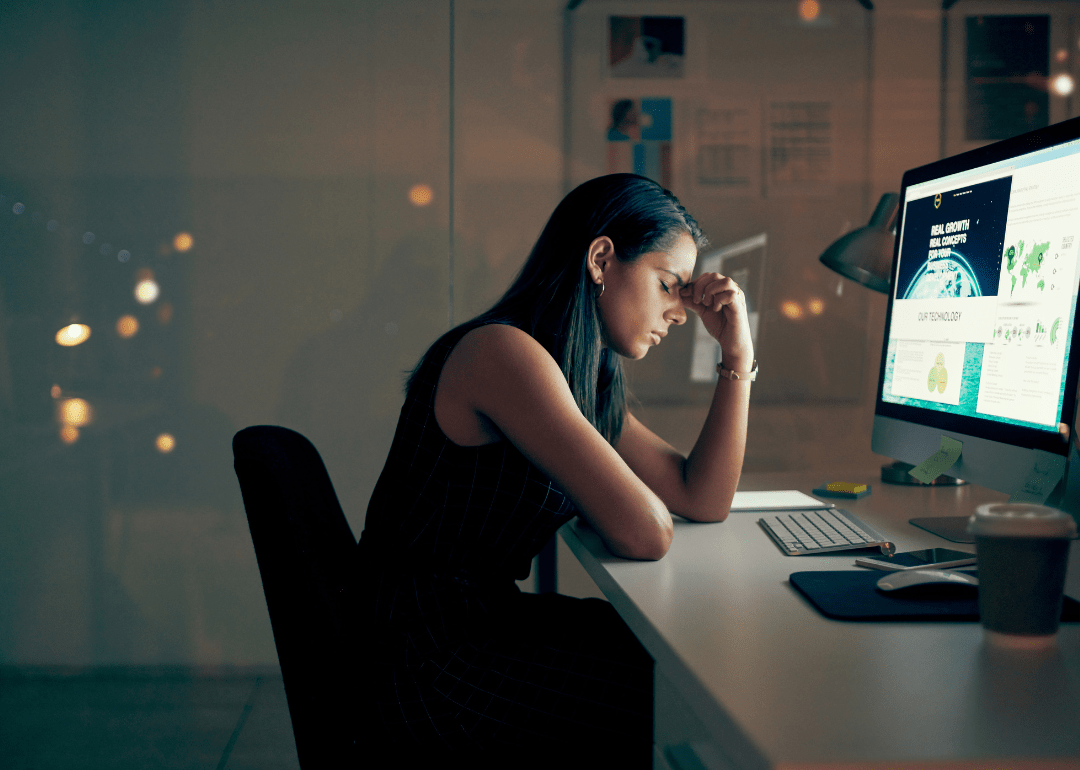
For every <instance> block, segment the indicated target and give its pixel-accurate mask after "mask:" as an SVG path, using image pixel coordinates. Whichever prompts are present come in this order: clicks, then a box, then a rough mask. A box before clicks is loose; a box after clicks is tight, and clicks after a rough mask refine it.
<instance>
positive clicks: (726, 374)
mask: <svg viewBox="0 0 1080 770" xmlns="http://www.w3.org/2000/svg"><path fill="white" fill-rule="evenodd" d="M757 371H758V364H757V359H756V358H755V359H754V365H753V366H751V367H750V371H748V372H737V371H735V370H734V369H726V368H725V367H724V365H723V364H717V365H716V373H717V374H719V375H720V376H721V377H723V378H724V379H725V380H746V381H747V382H753V381H754V380H756V379H757Z"/></svg>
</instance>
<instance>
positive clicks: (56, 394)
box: [49, 385, 61, 398]
mask: <svg viewBox="0 0 1080 770" xmlns="http://www.w3.org/2000/svg"><path fill="white" fill-rule="evenodd" d="M49 395H50V396H52V397H53V398H60V395H61V390H60V386H59V385H53V386H52V387H51V388H49Z"/></svg>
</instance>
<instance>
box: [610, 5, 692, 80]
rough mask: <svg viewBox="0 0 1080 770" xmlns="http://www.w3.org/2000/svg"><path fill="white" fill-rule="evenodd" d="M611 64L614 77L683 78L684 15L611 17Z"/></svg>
mask: <svg viewBox="0 0 1080 770" xmlns="http://www.w3.org/2000/svg"><path fill="white" fill-rule="evenodd" d="M608 22H609V32H610V34H609V36H608V66H609V74H610V75H611V77H613V78H681V77H682V76H683V51H684V33H685V26H686V23H685V21H684V19H683V17H682V16H611V17H609V18H608Z"/></svg>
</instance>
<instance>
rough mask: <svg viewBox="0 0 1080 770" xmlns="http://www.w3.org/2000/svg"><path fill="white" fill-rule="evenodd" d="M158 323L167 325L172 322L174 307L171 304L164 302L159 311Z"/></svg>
mask: <svg viewBox="0 0 1080 770" xmlns="http://www.w3.org/2000/svg"><path fill="white" fill-rule="evenodd" d="M157 319H158V323H160V324H162V325H165V324H169V323H171V322H172V319H173V306H172V303H171V302H162V303H161V306H160V307H159V308H158V311H157Z"/></svg>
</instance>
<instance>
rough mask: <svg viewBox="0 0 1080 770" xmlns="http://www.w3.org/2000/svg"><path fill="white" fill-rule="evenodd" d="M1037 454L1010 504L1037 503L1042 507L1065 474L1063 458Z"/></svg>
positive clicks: (1042, 453)
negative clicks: (1032, 465) (1033, 463)
mask: <svg viewBox="0 0 1080 770" xmlns="http://www.w3.org/2000/svg"><path fill="white" fill-rule="evenodd" d="M1034 451H1036V452H1038V459H1036V460H1035V465H1034V467H1033V468H1032V469H1031V472H1030V473H1029V474H1028V477H1027V478H1026V479H1024V485H1023V486H1022V487H1020V489H1018V490H1016V491H1015V492H1013V494H1012V497H1010V498H1009V502H1010V503H1038V504H1039V505H1042V504H1043V503H1045V502H1046V498H1048V497H1049V496H1050V493H1051V492H1053V491H1054V487H1056V486H1057V484H1058V482H1059V481H1061V477H1062V476H1063V475H1064V473H1065V458H1064V457H1063V456H1061V455H1056V454H1051V453H1050V452H1041V451H1039V450H1034Z"/></svg>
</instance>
